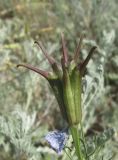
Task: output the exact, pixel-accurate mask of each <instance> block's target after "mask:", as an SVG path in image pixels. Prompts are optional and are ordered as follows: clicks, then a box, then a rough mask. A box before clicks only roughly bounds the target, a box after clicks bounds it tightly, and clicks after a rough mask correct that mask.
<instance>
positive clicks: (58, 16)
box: [0, 0, 118, 160]
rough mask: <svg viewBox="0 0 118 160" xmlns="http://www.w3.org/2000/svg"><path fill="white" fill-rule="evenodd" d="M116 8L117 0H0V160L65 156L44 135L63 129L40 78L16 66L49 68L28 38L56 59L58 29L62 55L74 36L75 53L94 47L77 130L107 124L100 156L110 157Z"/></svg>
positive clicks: (116, 95)
mask: <svg viewBox="0 0 118 160" xmlns="http://www.w3.org/2000/svg"><path fill="white" fill-rule="evenodd" d="M117 10H118V1H117V0H112V1H111V0H106V1H105V0H90V1H87V0H42V1H41V0H19V1H18V0H4V1H3V0H0V132H1V134H0V160H7V159H35V160H38V159H41V160H48V159H51V160H55V159H62V160H64V159H68V158H67V157H66V155H65V154H63V155H62V156H60V157H58V155H56V153H55V152H54V151H53V150H52V149H50V147H49V146H48V145H47V143H46V142H45V140H44V136H45V135H46V134H47V133H48V131H50V130H54V129H62V128H63V126H64V123H63V119H62V117H61V114H60V111H59V107H58V105H57V102H56V101H55V98H54V96H53V93H52V91H51V90H50V88H49V86H48V83H47V82H46V81H44V79H43V78H41V76H39V75H37V74H35V73H32V72H31V71H28V70H26V69H18V68H16V65H17V64H18V63H21V62H23V63H28V64H32V65H34V66H38V67H39V68H42V69H45V70H49V69H50V67H49V66H48V63H47V61H45V57H44V56H43V55H42V52H41V50H40V49H39V48H37V46H36V45H34V40H41V41H42V42H43V44H44V45H45V47H46V49H47V51H48V52H49V54H52V55H53V56H54V57H55V58H56V59H57V60H59V59H60V57H61V44H60V33H61V32H64V34H65V37H66V40H67V46H68V50H69V54H70V56H71V55H72V54H73V51H74V49H75V46H76V44H77V42H78V40H79V37H80V35H81V34H84V37H85V38H84V41H83V46H82V55H83V57H85V56H86V53H87V51H88V49H90V47H91V46H93V45H97V47H98V51H97V54H95V55H94V57H93V60H92V61H91V63H90V65H89V67H88V70H87V71H86V72H87V75H88V77H87V81H88V84H91V83H92V85H93V86H94V87H93V88H91V87H90V88H89V89H88V91H89V92H87V93H86V95H87V96H88V98H86V97H85V100H86V101H85V102H84V106H85V107H84V108H83V117H84V126H85V127H84V128H85V133H86V136H88V135H89V136H90V135H92V134H93V133H98V134H101V132H102V131H103V130H105V129H106V128H113V129H114V135H113V137H112V139H111V140H109V141H108V142H107V145H106V146H104V147H103V149H102V152H103V153H104V155H105V156H104V159H106V160H110V158H109V155H112V158H113V160H117V159H118V153H117V150H118V120H117V117H118V108H117V107H118V53H117V52H118V12H117ZM83 57H81V58H83ZM91 77H94V81H92V80H91ZM86 95H85V96H86ZM91 98H92V102H90V100H91Z"/></svg>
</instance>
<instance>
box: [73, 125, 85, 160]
mask: <svg viewBox="0 0 118 160" xmlns="http://www.w3.org/2000/svg"><path fill="white" fill-rule="evenodd" d="M70 131H71V135H72V138H73V142H74V146H75V151H76V154H77V157H78V160H84V157H83V155H82V152H81V149H80V135H79V131H78V126H77V125H75V126H71V127H70Z"/></svg>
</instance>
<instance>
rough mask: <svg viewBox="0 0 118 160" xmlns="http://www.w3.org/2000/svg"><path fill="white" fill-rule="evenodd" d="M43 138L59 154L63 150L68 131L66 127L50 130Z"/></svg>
mask: <svg viewBox="0 0 118 160" xmlns="http://www.w3.org/2000/svg"><path fill="white" fill-rule="evenodd" d="M45 139H46V140H47V142H48V143H49V144H50V146H51V147H52V148H53V149H54V150H55V151H56V152H57V153H58V154H60V153H61V151H62V150H63V148H64V146H65V144H66V142H67V139H68V132H67V129H66V130H65V129H64V130H63V131H52V132H49V133H48V134H47V135H46V137H45Z"/></svg>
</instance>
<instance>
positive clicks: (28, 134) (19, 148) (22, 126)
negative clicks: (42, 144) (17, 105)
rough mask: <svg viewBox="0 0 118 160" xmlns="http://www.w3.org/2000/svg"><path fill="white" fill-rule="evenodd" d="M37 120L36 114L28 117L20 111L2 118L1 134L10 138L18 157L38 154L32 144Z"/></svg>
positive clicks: (0, 124) (0, 122)
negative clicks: (24, 154)
mask: <svg viewBox="0 0 118 160" xmlns="http://www.w3.org/2000/svg"><path fill="white" fill-rule="evenodd" d="M35 119H36V113H33V114H32V115H28V114H27V113H26V112H23V111H18V110H17V111H14V112H12V113H11V114H10V115H5V116H0V133H1V134H3V135H4V136H6V137H8V138H9V141H10V143H11V144H12V145H13V147H14V151H15V153H16V155H22V154H23V153H26V154H27V155H30V154H33V153H36V149H35V148H34V147H33V144H32V137H33V134H35V132H34V131H33V125H34V123H35Z"/></svg>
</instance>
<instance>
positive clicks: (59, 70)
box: [17, 34, 96, 160]
mask: <svg viewBox="0 0 118 160" xmlns="http://www.w3.org/2000/svg"><path fill="white" fill-rule="evenodd" d="M82 39H83V37H82V36H81V38H80V41H79V44H78V46H77V49H76V51H75V53H74V56H73V59H72V60H71V61H70V60H69V58H68V51H67V48H66V42H65V39H64V35H63V34H61V41H62V58H61V64H60V65H58V64H57V62H56V60H55V59H54V58H53V57H50V56H49V55H48V53H47V52H46V50H45V48H44V47H43V45H42V43H40V42H35V43H36V44H37V45H38V46H39V47H40V49H41V50H42V52H43V53H44V55H45V57H46V58H47V60H48V61H49V63H50V65H51V67H52V70H53V72H46V71H43V70H40V69H39V68H36V67H33V66H31V65H29V64H18V65H17V66H18V67H20V66H22V67H25V68H28V69H30V70H32V71H34V72H37V73H38V74H40V75H42V76H43V77H44V78H45V79H46V80H47V81H48V82H49V84H50V86H51V88H52V90H53V92H54V95H55V97H56V99H57V102H58V104H59V107H60V111H61V113H62V116H63V118H64V119H65V120H66V122H67V123H68V126H69V129H70V133H71V135H72V137H73V141H74V146H75V150H76V154H77V156H78V159H79V160H83V159H84V156H83V154H82V153H81V149H80V138H79V137H80V134H79V132H78V124H81V120H82V106H81V95H82V77H83V76H84V72H85V69H86V66H87V64H88V62H89V60H90V59H91V56H92V55H93V53H94V50H95V49H96V46H94V47H92V48H91V50H90V51H89V53H88V56H87V57H86V59H85V60H84V61H82V62H81V61H80V49H81V44H82ZM60 135H62V136H63V137H64V134H62V133H54V134H51V136H48V138H47V139H48V141H49V143H50V144H51V145H52V143H53V142H52V143H51V139H53V141H54V139H56V142H57V141H58V140H59V139H60V141H61V142H62V139H63V140H64V141H63V142H62V147H60V146H58V147H57V148H55V149H56V150H57V151H58V152H59V151H61V149H63V145H64V144H63V143H65V138H62V139H61V138H60V137H61V136H60ZM49 137H50V138H49ZM52 137H53V138H52ZM49 139H50V140H49ZM57 139H58V140H57ZM52 148H54V146H53V145H52Z"/></svg>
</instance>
